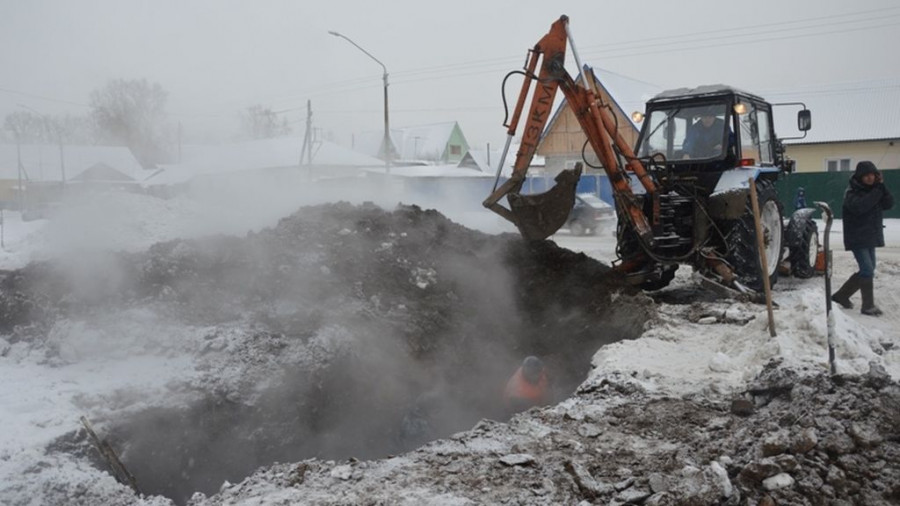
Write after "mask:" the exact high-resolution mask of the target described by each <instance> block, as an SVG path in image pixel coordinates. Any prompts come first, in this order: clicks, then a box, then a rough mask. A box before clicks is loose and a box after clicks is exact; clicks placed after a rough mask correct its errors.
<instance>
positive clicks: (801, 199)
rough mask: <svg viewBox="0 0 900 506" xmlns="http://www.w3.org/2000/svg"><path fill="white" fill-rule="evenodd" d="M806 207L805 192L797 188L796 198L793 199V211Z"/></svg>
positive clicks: (801, 188)
mask: <svg viewBox="0 0 900 506" xmlns="http://www.w3.org/2000/svg"><path fill="white" fill-rule="evenodd" d="M804 207H806V190H804V189H803V187H802V186H801V187H800V188H797V198H795V199H794V210H797V209H803V208H804Z"/></svg>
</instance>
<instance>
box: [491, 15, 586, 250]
mask: <svg viewBox="0 0 900 506" xmlns="http://www.w3.org/2000/svg"><path fill="white" fill-rule="evenodd" d="M567 21H568V18H567V17H566V16H563V17H561V18H560V19H559V20H557V21H556V22H555V23H553V25H552V26H551V27H550V31H549V32H548V33H547V34H546V35H544V37H543V38H541V40H540V41H538V43H537V44H535V45H534V48H533V49H531V51H529V58H528V62H527V64H526V66H525V80H524V81H523V83H522V89H521V91H520V92H519V98H518V100H517V102H516V107H515V109H514V110H513V115H512V118H511V119H510V120H509V124H508V125H506V124H505V125H504V126H506V127H508V128H507V142H506V149H504V152H503V156H502V157H501V160H500V168H502V167H503V163H504V161H505V158H506V153H507V150H508V149H509V145H510V141H511V140H512V138H513V137H514V136H515V135H516V131H517V129H518V125H519V119H520V118H521V117H522V112H523V110H524V108H525V101H526V100H527V98H528V94H529V91H530V90H531V86H532V84H533V83H535V82H537V85H536V87H535V90H534V94H533V96H532V99H531V108H530V109H529V112H528V115H527V116H526V120H525V121H526V123H525V129H524V131H523V133H522V142H521V143H520V145H519V150H518V152H517V153H516V161H515V164H514V165H513V172H512V175H511V177H510V178H509V179H508V180H507V181H506V182H504V183H503V184H502V185H500V187H496V185H495V188H494V191H493V192H492V193H491V194H490V195H489V196H488V198H487V199H485V201H484V203H483V205H484V206H485V207H487V208H488V209H491V210H492V211H494V212H495V213H497V214H499V215H500V216H502V217H504V218H506V219H507V220H509V221H511V222H512V223H514V224H515V225H516V226H517V227H519V230H520V232H522V235H524V236H525V237H526V238H528V239H544V238H546V237H547V236H548V235H550V234H552V233H553V232H555V231H556V230H557V229H559V227H560V226H561V225H562V223H563V222H565V219H566V217H567V216H568V213H569V210H570V209H571V206H572V205H573V204H574V198H575V195H574V186H573V191H572V201H571V203H569V206H568V208H566V209H565V215H564V216H562V220H563V221H562V222H559V223H558V224H556V226H555V228H553V229H552V231H550V233H549V234H543V233H542V232H541V231H540V230H536V228H541V227H540V226H534V223H526V222H528V221H529V220H528V218H527V217H524V216H521V214H523V213H518V214H519V216H517V213H516V212H514V210H515V209H514V208H515V204H514V203H513V202H512V201H511V202H510V207H511V209H507V208H505V207H503V206H502V205H500V204H499V201H500V199H501V198H503V197H504V196H506V195H510V196H512V195H518V193H519V190H521V189H522V184H523V183H524V182H525V175H526V173H527V172H528V167H529V166H530V165H531V161H532V160H533V159H534V153H535V151H536V150H537V145H538V142H539V141H540V139H541V133H542V132H543V131H544V126H545V125H546V124H547V121H548V120H549V118H550V116H551V114H552V112H553V100H554V99H555V98H556V91H557V89H558V88H559V77H560V75H561V74H560V72H562V73H565V69H564V64H565V56H566V26H565V24H566V22H567ZM538 65H540V72H539V73H538V74H535V71H536V70H537V69H538ZM497 175H498V178H499V169H498V174H497ZM569 179H571V178H569ZM577 182H578V177H575V178H574V181H571V184H572V185H574V184H577ZM513 199H514V200H515V197H513ZM532 221H533V220H532Z"/></svg>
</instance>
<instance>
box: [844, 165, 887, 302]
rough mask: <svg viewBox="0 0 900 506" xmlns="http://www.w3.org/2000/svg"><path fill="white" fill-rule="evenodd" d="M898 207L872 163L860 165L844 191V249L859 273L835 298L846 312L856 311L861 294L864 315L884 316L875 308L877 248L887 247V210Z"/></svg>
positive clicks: (851, 277) (849, 280) (846, 283)
mask: <svg viewBox="0 0 900 506" xmlns="http://www.w3.org/2000/svg"><path fill="white" fill-rule="evenodd" d="M892 207H894V197H893V195H891V192H890V191H888V189H887V187H886V186H885V185H884V181H883V179H882V177H881V173H880V172H878V168H877V167H875V164H874V163H872V162H869V161H863V162H859V163H858V164H857V165H856V172H854V174H853V176H851V177H850V182H849V185H848V186H847V190H846V191H845V192H844V205H843V208H842V211H843V215H842V219H843V221H844V248H845V249H847V250H850V251H852V252H853V257H854V258H856V264H857V267H858V268H859V270H858V271H857V272H855V273H854V274H853V275H852V276H850V279H848V280H847V281H846V282H845V283H844V284H843V286H841V288H840V290H838V291H837V292H835V293H834V295H832V296H831V300H832V301H834V302H837V303H838V304H840V305H841V306H843V307H844V308H845V309H852V308H853V302H851V301H850V297H852V296H853V294H855V293H856V292H857V290H859V291H860V293H861V294H862V308H860V312H861V313H862V314H865V315H870V316H881V314H882V312H881V310H880V309H878V306H876V305H875V296H874V293H873V292H874V288H873V280H874V278H875V248H881V247H884V220H883V216H882V215H883V211H886V210H888V209H890V208H892Z"/></svg>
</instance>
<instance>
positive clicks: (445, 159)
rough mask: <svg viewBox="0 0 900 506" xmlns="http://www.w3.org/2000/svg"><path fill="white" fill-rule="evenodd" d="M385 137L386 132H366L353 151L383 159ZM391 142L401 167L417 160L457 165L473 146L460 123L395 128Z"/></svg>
mask: <svg viewBox="0 0 900 506" xmlns="http://www.w3.org/2000/svg"><path fill="white" fill-rule="evenodd" d="M383 138H384V132H374V131H373V132H365V133H363V134H362V135H359V136H357V137H356V138H355V140H354V146H353V149H354V150H356V151H359V152H360V153H365V154H367V155H370V156H378V157H381V152H380V148H381V145H382V143H383ZM391 141H392V142H393V144H394V148H395V150H396V152H395V156H396V158H394V159H393V161H394V162H395V163H396V164H397V165H406V164H408V163H411V162H417V161H427V162H431V163H456V162H458V161H460V160H462V158H463V156H465V154H466V153H467V152H468V151H469V143H468V142H467V141H466V137H465V135H463V132H462V129H461V128H460V127H459V123H457V122H456V121H449V122H445V123H435V124H433V125H421V126H412V127H407V128H392V129H391Z"/></svg>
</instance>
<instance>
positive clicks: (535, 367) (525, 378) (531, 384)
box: [503, 356, 550, 415]
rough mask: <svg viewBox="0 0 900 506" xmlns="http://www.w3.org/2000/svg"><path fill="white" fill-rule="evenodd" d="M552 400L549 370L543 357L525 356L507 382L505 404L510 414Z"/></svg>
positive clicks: (504, 396)
mask: <svg viewBox="0 0 900 506" xmlns="http://www.w3.org/2000/svg"><path fill="white" fill-rule="evenodd" d="M549 400H550V388H549V381H548V380H547V370H546V367H544V363H543V362H542V361H541V359H539V358H537V357H535V356H528V357H525V360H523V361H522V365H521V366H519V368H518V369H517V370H516V372H515V374H513V375H512V377H511V378H509V381H507V383H506V389H505V390H504V392H503V404H504V407H505V408H506V411H507V413H509V414H510V415H511V414H513V413H518V412H519V411H524V410H526V409H528V408H530V407H532V406H540V405H543V404H546V403H547V402H548V401H549Z"/></svg>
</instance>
